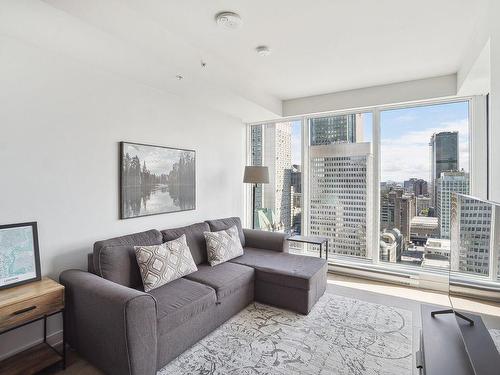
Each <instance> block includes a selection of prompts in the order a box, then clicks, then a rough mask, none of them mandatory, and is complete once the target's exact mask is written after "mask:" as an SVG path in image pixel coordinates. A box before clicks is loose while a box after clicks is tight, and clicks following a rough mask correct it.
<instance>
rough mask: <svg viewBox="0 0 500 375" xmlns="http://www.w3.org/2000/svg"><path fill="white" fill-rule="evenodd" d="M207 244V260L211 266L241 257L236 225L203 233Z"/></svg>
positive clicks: (241, 252) (241, 251) (241, 250)
mask: <svg viewBox="0 0 500 375" xmlns="http://www.w3.org/2000/svg"><path fill="white" fill-rule="evenodd" d="M203 234H204V235H205V241H206V242H207V258H208V262H209V263H210V265H211V266H216V265H217V264H220V263H224V262H226V261H228V260H229V259H233V258H236V257H239V256H240V255H243V248H242V247H241V241H240V236H239V234H238V228H237V227H236V225H234V226H232V227H231V228H229V229H226V230H221V231H218V232H203Z"/></svg>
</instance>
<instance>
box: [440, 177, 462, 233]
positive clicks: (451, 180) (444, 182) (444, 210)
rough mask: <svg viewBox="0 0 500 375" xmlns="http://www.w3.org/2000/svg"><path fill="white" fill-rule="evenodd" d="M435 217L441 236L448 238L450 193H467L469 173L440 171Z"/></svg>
mask: <svg viewBox="0 0 500 375" xmlns="http://www.w3.org/2000/svg"><path fill="white" fill-rule="evenodd" d="M436 191H437V194H436V196H437V199H436V203H437V211H436V212H437V217H438V219H439V230H440V234H441V238H445V239H449V238H450V217H451V197H452V193H460V194H469V174H468V173H465V172H458V171H455V172H441V176H440V177H439V178H438V179H437V182H436Z"/></svg>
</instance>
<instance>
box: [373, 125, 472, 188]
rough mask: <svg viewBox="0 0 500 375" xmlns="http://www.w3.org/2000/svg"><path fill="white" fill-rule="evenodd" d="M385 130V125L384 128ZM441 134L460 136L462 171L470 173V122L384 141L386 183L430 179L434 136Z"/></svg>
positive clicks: (382, 160) (383, 153)
mask: <svg viewBox="0 0 500 375" xmlns="http://www.w3.org/2000/svg"><path fill="white" fill-rule="evenodd" d="M382 126H383V125H382ZM440 131H458V132H459V150H460V151H459V158H460V168H463V169H464V170H466V171H468V170H469V165H468V164H469V146H468V134H469V125H468V120H467V119H463V120H459V121H455V122H443V123H442V124H441V126H439V127H435V128H428V129H425V130H416V131H410V132H408V133H406V134H404V136H402V137H401V138H399V139H383V140H382V144H381V169H382V176H381V177H382V181H386V180H393V181H404V180H407V179H409V178H411V177H418V178H423V179H425V180H428V179H429V175H430V149H429V140H430V138H431V135H432V134H433V133H436V132H440Z"/></svg>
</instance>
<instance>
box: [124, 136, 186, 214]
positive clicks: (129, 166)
mask: <svg viewBox="0 0 500 375" xmlns="http://www.w3.org/2000/svg"><path fill="white" fill-rule="evenodd" d="M120 145H121V147H120V149H121V153H120V171H121V176H120V181H121V187H120V191H121V218H122V219H129V218H133V217H138V216H147V215H157V214H163V213H168V212H178V211H186V210H194V209H195V208H196V176H195V152H194V151H193V150H184V149H176V148H170V147H162V146H152V145H144V144H139V143H129V142H121V144H120Z"/></svg>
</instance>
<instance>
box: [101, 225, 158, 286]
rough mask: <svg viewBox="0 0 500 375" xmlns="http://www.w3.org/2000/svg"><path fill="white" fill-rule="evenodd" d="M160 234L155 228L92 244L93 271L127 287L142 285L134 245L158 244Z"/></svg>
mask: <svg viewBox="0 0 500 375" xmlns="http://www.w3.org/2000/svg"><path fill="white" fill-rule="evenodd" d="M161 243H162V236H161V233H160V232H159V231H157V230H156V229H154V230H148V231H146V232H139V233H134V234H129V235H126V236H121V237H115V238H111V239H108V240H104V241H97V242H96V243H95V244H94V252H93V256H92V262H93V270H94V272H95V273H96V274H97V275H99V276H101V277H103V278H105V279H107V280H110V281H113V282H115V283H117V284H120V285H124V286H127V287H132V288H137V287H142V279H141V274H140V272H139V266H138V265H137V260H136V259H135V252H134V246H140V245H144V246H149V245H159V244H161Z"/></svg>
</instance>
